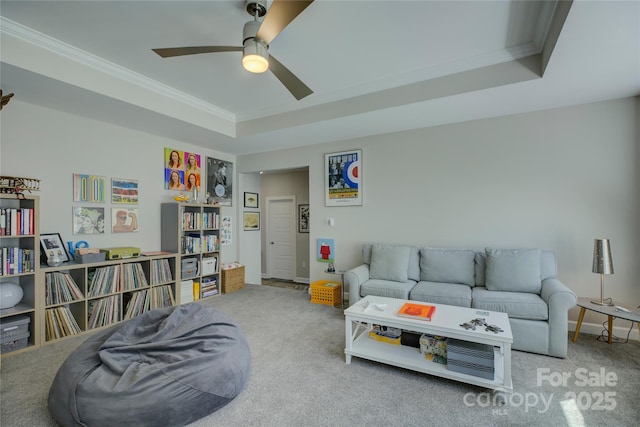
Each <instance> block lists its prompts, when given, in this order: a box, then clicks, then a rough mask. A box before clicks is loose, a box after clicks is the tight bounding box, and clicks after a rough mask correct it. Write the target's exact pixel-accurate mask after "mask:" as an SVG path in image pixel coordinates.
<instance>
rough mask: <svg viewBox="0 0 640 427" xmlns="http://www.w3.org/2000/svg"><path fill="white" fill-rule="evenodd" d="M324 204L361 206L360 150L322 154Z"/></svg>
mask: <svg viewBox="0 0 640 427" xmlns="http://www.w3.org/2000/svg"><path fill="white" fill-rule="evenodd" d="M324 172H325V178H324V179H325V181H324V204H325V206H362V150H351V151H342V152H339V153H328V154H325V155H324Z"/></svg>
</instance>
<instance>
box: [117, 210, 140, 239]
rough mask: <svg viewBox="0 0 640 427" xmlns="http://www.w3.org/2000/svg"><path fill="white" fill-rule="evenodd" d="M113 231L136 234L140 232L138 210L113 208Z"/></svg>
mask: <svg viewBox="0 0 640 427" xmlns="http://www.w3.org/2000/svg"><path fill="white" fill-rule="evenodd" d="M111 224H112V226H111V231H113V232H114V233H134V232H137V231H138V227H139V224H138V209H131V208H128V209H127V208H111Z"/></svg>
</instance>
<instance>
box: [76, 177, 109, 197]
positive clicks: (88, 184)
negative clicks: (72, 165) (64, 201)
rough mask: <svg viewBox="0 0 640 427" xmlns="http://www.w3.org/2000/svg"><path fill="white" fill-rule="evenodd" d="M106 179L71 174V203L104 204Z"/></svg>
mask: <svg viewBox="0 0 640 427" xmlns="http://www.w3.org/2000/svg"><path fill="white" fill-rule="evenodd" d="M105 182H106V178H105V177H104V176H98V175H85V174H80V173H74V174H73V201H74V202H90V203H104V192H105V186H106V184H105Z"/></svg>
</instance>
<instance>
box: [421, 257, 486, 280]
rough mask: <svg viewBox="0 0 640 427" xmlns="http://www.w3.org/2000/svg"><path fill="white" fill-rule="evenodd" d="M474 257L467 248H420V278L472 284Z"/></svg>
mask: <svg viewBox="0 0 640 427" xmlns="http://www.w3.org/2000/svg"><path fill="white" fill-rule="evenodd" d="M474 258H475V252H474V251H472V250H467V249H434V248H420V280H426V281H428V282H442V283H460V284H463V285H469V286H473V285H474V280H475V264H474Z"/></svg>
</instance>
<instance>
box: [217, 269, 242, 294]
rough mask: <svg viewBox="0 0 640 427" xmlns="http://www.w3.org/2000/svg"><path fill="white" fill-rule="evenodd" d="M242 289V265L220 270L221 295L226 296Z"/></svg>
mask: <svg viewBox="0 0 640 427" xmlns="http://www.w3.org/2000/svg"><path fill="white" fill-rule="evenodd" d="M242 288H244V265H243V266H240V267H236V268H230V269H228V270H222V293H223V294H228V293H231V292H235V291H238V290H240V289H242Z"/></svg>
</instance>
